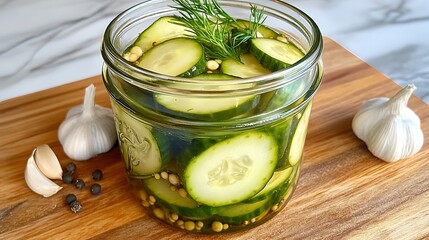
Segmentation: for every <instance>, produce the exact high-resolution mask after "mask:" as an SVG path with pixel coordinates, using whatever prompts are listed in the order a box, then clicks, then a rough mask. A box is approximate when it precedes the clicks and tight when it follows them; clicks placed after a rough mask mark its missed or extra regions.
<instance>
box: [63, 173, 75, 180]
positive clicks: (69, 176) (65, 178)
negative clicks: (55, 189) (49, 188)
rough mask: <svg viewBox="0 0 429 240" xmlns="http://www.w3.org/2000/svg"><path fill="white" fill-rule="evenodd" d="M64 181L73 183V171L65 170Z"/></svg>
mask: <svg viewBox="0 0 429 240" xmlns="http://www.w3.org/2000/svg"><path fill="white" fill-rule="evenodd" d="M63 182H64V183H72V182H73V173H72V172H65V173H64V174H63Z"/></svg>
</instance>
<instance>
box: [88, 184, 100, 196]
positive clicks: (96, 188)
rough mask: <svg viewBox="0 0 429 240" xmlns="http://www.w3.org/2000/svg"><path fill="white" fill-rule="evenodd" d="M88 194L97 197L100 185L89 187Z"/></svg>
mask: <svg viewBox="0 0 429 240" xmlns="http://www.w3.org/2000/svg"><path fill="white" fill-rule="evenodd" d="M90 192H91V194H92V195H98V194H100V192H101V185H100V184H98V183H94V184H92V185H91V189H90Z"/></svg>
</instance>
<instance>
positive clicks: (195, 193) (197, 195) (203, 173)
mask: <svg viewBox="0 0 429 240" xmlns="http://www.w3.org/2000/svg"><path fill="white" fill-rule="evenodd" d="M277 151H278V147H277V144H276V141H275V140H274V138H273V137H272V136H271V135H269V134H267V133H264V132H256V131H255V132H246V133H242V134H240V135H237V136H235V137H232V138H229V139H227V140H224V141H222V142H219V143H216V144H214V145H212V146H211V147H209V148H208V149H206V150H205V151H203V152H202V153H201V154H199V155H198V156H196V157H195V158H193V159H191V160H190V162H189V163H188V165H187V166H186V167H185V168H184V172H183V175H182V176H183V181H184V185H185V188H186V190H187V192H188V193H189V195H191V197H192V198H193V199H194V200H195V201H197V202H199V203H203V204H206V205H208V206H224V205H228V204H234V203H238V202H241V201H243V200H245V199H248V198H250V197H252V196H254V195H255V194H257V193H258V192H259V191H260V190H261V189H262V188H264V186H265V185H266V183H267V182H268V180H269V179H270V178H271V176H272V175H273V172H274V168H275V166H276V163H277Z"/></svg>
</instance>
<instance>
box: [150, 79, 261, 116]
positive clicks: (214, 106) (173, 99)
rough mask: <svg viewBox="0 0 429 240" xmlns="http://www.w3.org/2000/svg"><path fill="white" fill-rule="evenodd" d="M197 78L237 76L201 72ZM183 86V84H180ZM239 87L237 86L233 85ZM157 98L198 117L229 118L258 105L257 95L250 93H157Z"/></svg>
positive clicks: (207, 86) (217, 88)
mask: <svg viewBox="0 0 429 240" xmlns="http://www.w3.org/2000/svg"><path fill="white" fill-rule="evenodd" d="M194 78H196V79H207V81H210V80H227V79H234V78H236V77H234V76H230V75H226V74H200V75H197V76H195V77H194ZM179 87H181V86H179ZM232 87H234V88H237V86H232ZM183 88H184V89H188V90H213V91H215V90H231V85H225V86H219V85H216V86H210V85H206V86H202V87H200V86H196V85H186V86H183ZM155 100H156V102H157V103H158V104H160V105H161V106H163V107H165V108H167V109H169V110H173V111H174V112H176V113H182V114H184V116H185V117H191V118H197V119H217V120H220V119H227V118H230V117H233V116H236V115H239V114H242V113H244V112H246V111H248V110H249V109H251V108H252V107H253V106H254V105H256V100H257V98H256V96H255V95H249V96H243V97H224V98H202V97H201V98H197V97H189V96H173V95H166V94H156V95H155Z"/></svg>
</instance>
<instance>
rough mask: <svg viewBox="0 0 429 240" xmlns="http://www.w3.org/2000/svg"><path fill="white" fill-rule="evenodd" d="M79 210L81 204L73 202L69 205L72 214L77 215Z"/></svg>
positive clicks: (76, 201)
mask: <svg viewBox="0 0 429 240" xmlns="http://www.w3.org/2000/svg"><path fill="white" fill-rule="evenodd" d="M81 209H82V204H81V203H80V202H79V201H78V200H75V201H73V202H71V203H70V210H72V212H74V213H77V212H79V211H80V210H81Z"/></svg>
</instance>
